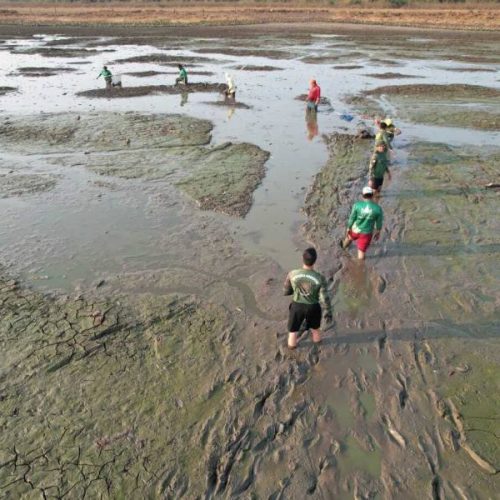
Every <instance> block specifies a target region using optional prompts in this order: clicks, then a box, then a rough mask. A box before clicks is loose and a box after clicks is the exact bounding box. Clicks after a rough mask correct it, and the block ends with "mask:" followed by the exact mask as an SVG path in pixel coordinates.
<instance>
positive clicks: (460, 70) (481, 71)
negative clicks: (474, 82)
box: [440, 66, 497, 73]
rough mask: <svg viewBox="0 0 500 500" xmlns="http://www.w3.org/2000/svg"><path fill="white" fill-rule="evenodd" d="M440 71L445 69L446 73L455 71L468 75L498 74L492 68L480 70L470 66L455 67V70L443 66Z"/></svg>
mask: <svg viewBox="0 0 500 500" xmlns="http://www.w3.org/2000/svg"><path fill="white" fill-rule="evenodd" d="M440 69H444V70H445V71H454V72H458V73H460V72H462V71H465V72H466V73H496V71H497V70H496V69H492V68H478V67H477V66H468V67H465V68H460V67H458V66H457V67H454V68H449V67H445V66H442V67H441V68H440Z"/></svg>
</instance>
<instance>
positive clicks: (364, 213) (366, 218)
mask: <svg viewBox="0 0 500 500" xmlns="http://www.w3.org/2000/svg"><path fill="white" fill-rule="evenodd" d="M362 194H363V200H361V201H357V202H356V203H355V204H354V206H353V207H352V211H351V216H350V217H349V221H348V222H347V235H346V237H345V239H344V240H342V241H341V242H340V246H341V247H342V248H344V249H346V248H348V247H349V245H350V244H351V243H352V242H353V241H355V242H356V245H357V247H358V259H360V260H364V258H365V254H366V251H367V250H368V247H369V246H370V243H371V241H372V238H373V239H374V240H375V241H377V240H378V239H379V237H380V230H381V229H382V224H383V222H384V214H383V212H382V208H381V207H380V205H378V204H377V203H375V202H374V201H373V195H374V190H373V189H372V188H371V187H369V186H366V187H364V188H363V192H362Z"/></svg>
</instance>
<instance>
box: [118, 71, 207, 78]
mask: <svg viewBox="0 0 500 500" xmlns="http://www.w3.org/2000/svg"><path fill="white" fill-rule="evenodd" d="M123 74H124V75H128V76H136V77H138V78H146V77H149V76H158V75H178V74H179V73H178V72H174V71H130V72H129V73H123ZM214 74H215V73H213V72H212V71H190V72H189V75H194V76H213V75H214Z"/></svg>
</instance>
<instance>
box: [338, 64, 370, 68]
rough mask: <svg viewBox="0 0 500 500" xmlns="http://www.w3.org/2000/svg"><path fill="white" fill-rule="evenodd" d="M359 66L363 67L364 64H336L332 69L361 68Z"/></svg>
mask: <svg viewBox="0 0 500 500" xmlns="http://www.w3.org/2000/svg"><path fill="white" fill-rule="evenodd" d="M361 68H364V66H360V65H357V64H345V65H342V64H339V65H337V66H334V69H361Z"/></svg>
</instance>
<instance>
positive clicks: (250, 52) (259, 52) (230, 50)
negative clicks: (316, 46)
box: [196, 47, 293, 59]
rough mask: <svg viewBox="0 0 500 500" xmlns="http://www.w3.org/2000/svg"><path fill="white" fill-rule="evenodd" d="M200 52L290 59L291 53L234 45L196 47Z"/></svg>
mask: <svg viewBox="0 0 500 500" xmlns="http://www.w3.org/2000/svg"><path fill="white" fill-rule="evenodd" d="M196 52H199V53H200V54H224V55H227V56H238V57H249V56H254V57H267V58H268V59H291V58H293V54H292V53H290V52H287V51H285V50H273V49H248V48H234V47H210V48H206V49H197V50H196Z"/></svg>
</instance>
